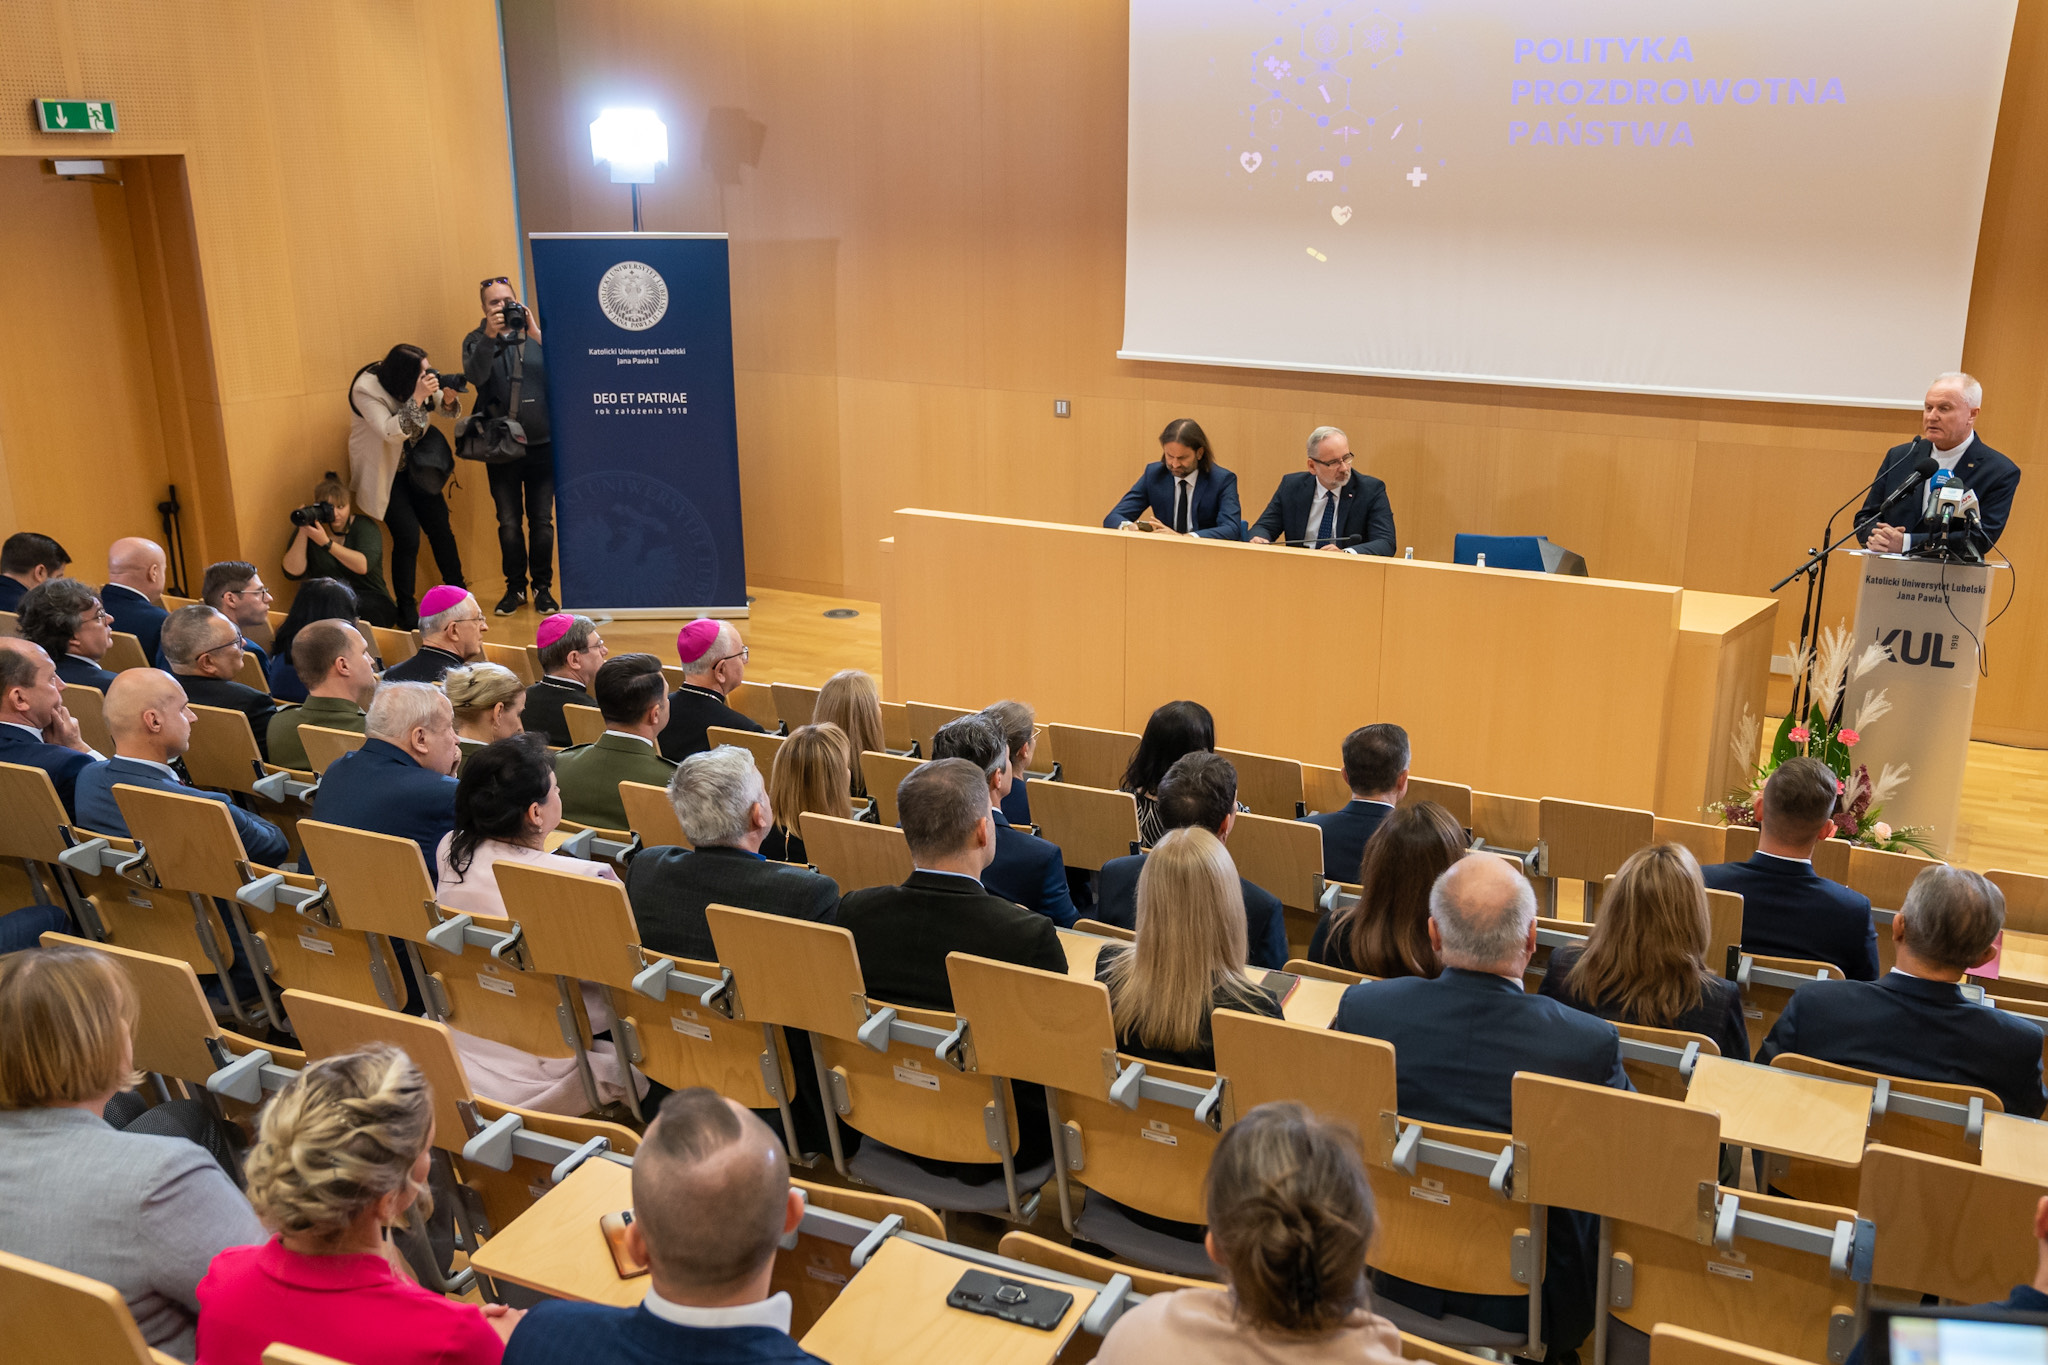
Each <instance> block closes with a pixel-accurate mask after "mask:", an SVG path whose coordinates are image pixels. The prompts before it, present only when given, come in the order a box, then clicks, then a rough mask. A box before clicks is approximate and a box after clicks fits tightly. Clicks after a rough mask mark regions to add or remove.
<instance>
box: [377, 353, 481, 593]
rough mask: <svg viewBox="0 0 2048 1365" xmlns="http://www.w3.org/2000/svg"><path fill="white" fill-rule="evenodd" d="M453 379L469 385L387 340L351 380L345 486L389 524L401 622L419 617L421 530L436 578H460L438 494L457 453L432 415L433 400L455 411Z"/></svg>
mask: <svg viewBox="0 0 2048 1365" xmlns="http://www.w3.org/2000/svg"><path fill="white" fill-rule="evenodd" d="M444 380H446V383H444V382H443V381H444ZM456 387H467V381H466V380H464V379H463V378H462V377H461V376H460V375H445V376H444V375H441V374H437V373H436V372H435V370H434V368H433V366H432V365H431V364H429V363H428V361H427V353H426V352H425V351H423V350H421V349H420V348H419V347H417V346H393V347H392V348H391V350H390V352H389V353H388V354H387V355H386V356H385V357H384V358H383V359H382V360H379V361H375V362H373V363H371V364H368V365H365V366H363V368H362V369H360V370H357V371H356V377H355V379H354V380H353V381H351V382H350V384H349V394H348V407H349V412H350V413H351V414H353V415H352V416H351V418H350V419H349V429H348V463H349V486H350V487H351V488H352V489H353V490H354V494H355V504H356V510H357V511H358V512H359V513H360V514H361V515H363V516H366V517H373V518H375V519H377V520H380V521H382V522H383V523H384V525H385V526H386V527H388V528H389V529H390V531H391V586H392V587H393V588H394V589H395V590H396V596H395V600H396V601H397V603H398V615H399V624H400V625H401V626H403V627H405V628H406V629H407V630H410V629H412V628H413V627H414V626H416V625H418V624H419V621H418V615H419V608H418V606H417V605H416V602H415V600H414V596H413V572H414V566H415V565H416V564H417V563H418V561H419V553H420V535H421V533H422V532H424V533H425V534H426V537H427V542H428V543H429V544H430V545H432V546H433V547H434V563H435V564H436V565H437V566H439V568H440V570H441V581H442V582H443V583H447V584H450V585H452V586H454V587H462V586H465V584H464V580H463V577H462V552H461V551H460V550H459V549H458V548H456V544H455V532H454V531H453V530H452V529H451V528H450V527H449V525H448V500H447V499H446V498H445V497H444V496H442V489H443V488H444V487H445V486H446V484H447V482H448V476H449V475H450V474H451V473H453V472H454V470H455V460H454V457H453V454H452V452H451V451H450V450H449V448H448V438H447V437H446V436H445V435H443V434H442V433H441V431H440V429H439V428H438V427H436V426H434V425H433V422H432V421H431V419H432V417H433V415H434V410H435V409H436V408H440V409H443V410H445V411H447V412H454V411H456V406H457V405H456V400H455V394H454V393H453V392H452V391H451V389H452V388H456Z"/></svg>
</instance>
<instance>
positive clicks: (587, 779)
mask: <svg viewBox="0 0 2048 1365" xmlns="http://www.w3.org/2000/svg"><path fill="white" fill-rule="evenodd" d="M667 689H668V684H667V683H666V682H664V681H663V680H662V676H661V660H659V659H657V658H655V657H654V656H653V655H652V654H621V655H619V656H618V657H617V658H615V659H606V660H605V661H604V667H602V668H600V669H598V670H597V709H598V710H599V711H600V712H602V713H603V715H604V733H603V734H601V735H599V736H598V737H597V740H596V742H595V743H591V744H579V745H577V746H575V747H574V748H572V749H568V750H565V751H564V752H563V753H562V754H561V755H560V756H559V757H557V758H556V759H555V777H556V779H557V780H558V781H559V782H560V784H561V791H562V818H563V819H564V820H573V821H574V822H576V823H577V824H579V825H595V826H597V827H598V828H599V829H624V828H626V826H627V823H628V822H627V820H626V803H625V800H624V798H622V797H621V796H620V795H619V784H620V783H621V782H644V783H646V784H647V785H648V786H650V787H666V786H667V785H668V783H669V779H670V778H672V777H674V776H675V771H676V765H675V764H673V763H671V762H669V761H668V760H667V759H665V758H663V757H662V756H661V755H660V754H659V753H658V752H656V751H655V747H654V745H655V740H656V738H657V737H658V736H659V735H660V734H661V727H662V725H663V724H665V723H666V722H667V720H668V692H667Z"/></svg>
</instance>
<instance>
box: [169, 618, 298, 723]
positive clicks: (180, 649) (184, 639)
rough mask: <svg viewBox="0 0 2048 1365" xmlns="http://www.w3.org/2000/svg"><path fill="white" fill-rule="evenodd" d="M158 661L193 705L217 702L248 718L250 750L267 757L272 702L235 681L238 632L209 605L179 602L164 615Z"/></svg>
mask: <svg viewBox="0 0 2048 1365" xmlns="http://www.w3.org/2000/svg"><path fill="white" fill-rule="evenodd" d="M163 646H164V661H165V662H166V663H168V664H169V665H170V666H171V676H172V677H174V678H176V679H177V680H178V685H179V686H181V687H183V688H184V689H185V695H186V697H187V698H189V699H190V700H191V702H192V704H193V705H194V706H218V707H221V708H223V709H225V710H229V711H240V712H241V713H242V714H243V715H245V716H247V717H248V718H249V733H250V735H251V736H252V737H253V738H254V739H255V741H256V749H257V751H258V752H259V753H261V754H263V756H264V757H265V758H266V759H267V758H268V757H269V756H270V717H271V716H272V715H273V714H275V712H276V711H277V703H276V702H274V701H272V700H271V698H270V694H269V693H268V692H258V691H257V690H256V689H255V688H253V687H249V686H247V685H246V684H243V683H239V682H236V681H235V675H236V674H238V673H240V672H241V671H242V655H243V649H242V632H241V631H240V630H239V629H237V628H236V626H235V623H234V622H233V621H230V620H229V619H228V618H227V617H225V616H223V615H221V614H220V613H219V612H217V611H215V610H214V609H213V608H212V607H209V606H204V605H201V604H198V603H195V604H193V605H192V606H189V607H179V608H178V609H177V610H176V611H174V612H172V613H171V614H170V615H169V616H167V617H165V618H164V630H163Z"/></svg>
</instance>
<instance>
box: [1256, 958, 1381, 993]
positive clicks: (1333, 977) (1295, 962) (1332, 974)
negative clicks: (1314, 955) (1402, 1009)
mask: <svg viewBox="0 0 2048 1365" xmlns="http://www.w3.org/2000/svg"><path fill="white" fill-rule="evenodd" d="M1280 970H1281V971H1283V972H1291V973H1293V974H1294V975H1295V976H1305V977H1308V978H1309V979H1310V980H1312V981H1334V982H1336V983H1337V984H1338V985H1340V986H1356V985H1357V984H1358V983H1359V982H1361V981H1378V980H1379V979H1380V978H1379V977H1376V976H1367V975H1366V974H1365V973H1364V972H1347V971H1345V970H1344V969H1343V968H1342V967H1332V966H1330V965H1329V964H1328V963H1326V962H1310V961H1309V960H1308V959H1307V958H1300V957H1291V958H1289V959H1287V965H1285V966H1284V967H1282V968H1281V969H1280Z"/></svg>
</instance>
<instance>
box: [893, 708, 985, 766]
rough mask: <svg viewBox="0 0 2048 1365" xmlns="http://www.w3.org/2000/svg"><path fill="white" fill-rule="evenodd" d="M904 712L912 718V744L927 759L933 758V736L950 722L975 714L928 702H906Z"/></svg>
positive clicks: (964, 709)
mask: <svg viewBox="0 0 2048 1365" xmlns="http://www.w3.org/2000/svg"><path fill="white" fill-rule="evenodd" d="M904 710H905V712H906V713H907V714H908V715H909V718H910V739H911V742H912V743H914V744H915V745H917V751H918V752H919V753H920V754H922V755H924V756H925V757H926V758H930V757H931V756H932V736H934V735H936V734H938V732H939V731H940V730H942V729H944V728H945V727H946V725H947V724H949V723H950V722H952V721H956V720H958V719H960V717H962V716H971V715H973V714H974V712H972V711H970V710H968V709H967V708H966V707H964V706H939V705H937V704H936V703H933V702H928V701H912V702H905V703H904Z"/></svg>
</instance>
